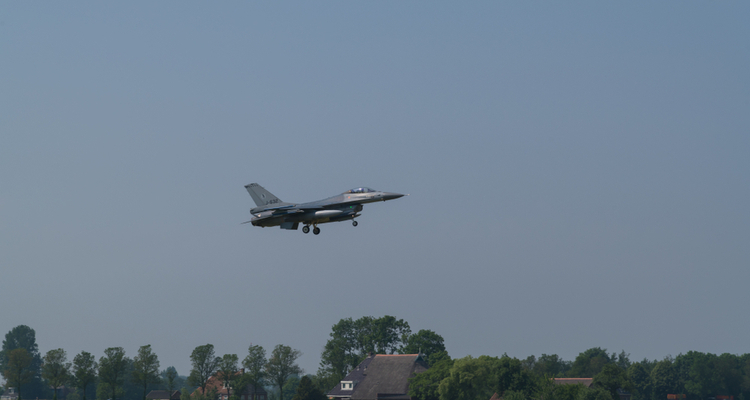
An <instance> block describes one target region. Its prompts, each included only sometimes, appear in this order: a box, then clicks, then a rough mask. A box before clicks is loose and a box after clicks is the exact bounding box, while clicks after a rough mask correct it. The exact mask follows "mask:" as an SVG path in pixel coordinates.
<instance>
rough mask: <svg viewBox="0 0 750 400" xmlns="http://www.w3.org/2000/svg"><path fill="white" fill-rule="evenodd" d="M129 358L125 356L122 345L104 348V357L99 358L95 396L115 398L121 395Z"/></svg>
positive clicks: (113, 399) (112, 399) (114, 399)
mask: <svg viewBox="0 0 750 400" xmlns="http://www.w3.org/2000/svg"><path fill="white" fill-rule="evenodd" d="M129 363H130V360H129V359H128V358H127V357H125V350H124V349H123V348H122V347H109V348H107V349H106V350H104V357H101V358H99V387H98V388H97V394H96V397H97V398H109V399H110V400H116V399H117V398H118V397H122V396H123V394H124V393H125V391H124V390H123V385H124V384H125V377H126V375H127V370H128V367H129Z"/></svg>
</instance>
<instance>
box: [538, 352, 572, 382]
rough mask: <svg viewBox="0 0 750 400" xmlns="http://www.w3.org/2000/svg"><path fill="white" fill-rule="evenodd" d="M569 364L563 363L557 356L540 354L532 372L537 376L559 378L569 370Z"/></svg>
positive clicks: (567, 362) (568, 362)
mask: <svg viewBox="0 0 750 400" xmlns="http://www.w3.org/2000/svg"><path fill="white" fill-rule="evenodd" d="M571 364H572V363H571V362H570V361H564V360H563V359H562V358H560V356H558V355H557V354H544V353H542V355H541V356H539V358H538V359H536V362H535V363H534V366H533V368H532V371H534V373H535V374H536V375H538V376H548V377H556V376H557V377H561V376H564V375H565V373H566V372H567V371H568V370H569V369H570V367H571Z"/></svg>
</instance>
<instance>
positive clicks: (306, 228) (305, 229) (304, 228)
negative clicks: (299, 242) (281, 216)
mask: <svg viewBox="0 0 750 400" xmlns="http://www.w3.org/2000/svg"><path fill="white" fill-rule="evenodd" d="M302 232H303V233H310V227H309V226H307V225H305V226H303V227H302Z"/></svg>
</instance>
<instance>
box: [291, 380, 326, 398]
mask: <svg viewBox="0 0 750 400" xmlns="http://www.w3.org/2000/svg"><path fill="white" fill-rule="evenodd" d="M325 399H326V396H325V395H324V394H323V392H322V391H320V389H318V388H317V387H315V385H313V382H312V380H310V378H309V377H307V376H303V377H302V379H300V381H299V386H297V392H296V393H295V394H294V397H292V400H325Z"/></svg>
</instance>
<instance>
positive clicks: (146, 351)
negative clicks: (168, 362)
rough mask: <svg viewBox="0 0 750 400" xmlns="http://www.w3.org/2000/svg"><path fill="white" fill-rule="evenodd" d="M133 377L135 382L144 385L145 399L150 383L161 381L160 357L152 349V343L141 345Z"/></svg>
mask: <svg viewBox="0 0 750 400" xmlns="http://www.w3.org/2000/svg"><path fill="white" fill-rule="evenodd" d="M132 377H133V382H135V383H138V384H140V385H141V387H143V400H146V394H147V390H148V385H149V384H154V383H159V382H161V377H160V376H159V357H157V356H156V354H155V353H154V352H153V351H152V350H151V345H150V344H147V345H145V346H141V347H140V348H139V349H138V355H136V356H135V357H134V358H133V372H132ZM170 393H171V392H170Z"/></svg>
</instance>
